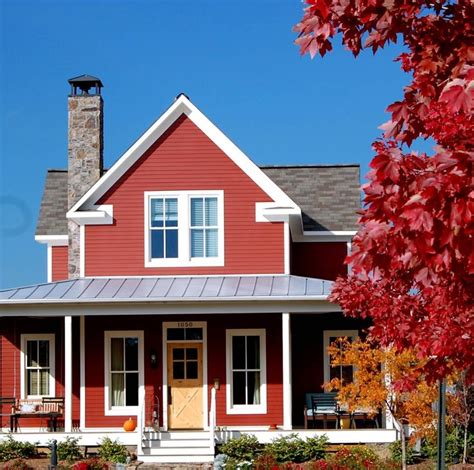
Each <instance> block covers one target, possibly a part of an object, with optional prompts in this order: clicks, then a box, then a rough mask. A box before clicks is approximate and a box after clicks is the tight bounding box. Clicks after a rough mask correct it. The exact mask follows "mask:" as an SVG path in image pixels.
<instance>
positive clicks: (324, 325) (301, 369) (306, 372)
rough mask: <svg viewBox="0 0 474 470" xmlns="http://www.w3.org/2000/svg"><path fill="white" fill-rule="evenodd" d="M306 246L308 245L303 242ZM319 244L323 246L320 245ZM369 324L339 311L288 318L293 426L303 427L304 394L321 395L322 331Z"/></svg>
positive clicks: (365, 326)
mask: <svg viewBox="0 0 474 470" xmlns="http://www.w3.org/2000/svg"><path fill="white" fill-rule="evenodd" d="M304 244H305V245H307V243H304ZM321 245H324V243H322V244H321ZM368 326H369V323H368V322H363V321H361V320H356V319H353V318H346V317H344V316H343V315H342V313H340V312H333V313H326V314H315V315H297V314H292V315H291V337H292V358H291V362H292V371H293V376H292V399H293V406H292V409H293V425H294V426H295V425H296V426H302V425H303V407H304V396H305V393H309V392H323V391H324V390H323V388H322V386H323V383H324V356H323V353H324V351H323V349H324V346H323V334H324V330H359V331H362V330H365V329H366V328H368Z"/></svg>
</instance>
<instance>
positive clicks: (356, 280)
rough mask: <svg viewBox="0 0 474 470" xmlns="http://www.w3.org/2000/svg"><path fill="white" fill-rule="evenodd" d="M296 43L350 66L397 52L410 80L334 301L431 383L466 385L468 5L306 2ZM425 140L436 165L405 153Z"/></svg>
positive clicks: (431, 0)
mask: <svg viewBox="0 0 474 470" xmlns="http://www.w3.org/2000/svg"><path fill="white" fill-rule="evenodd" d="M306 3H307V7H306V9H305V11H304V16H303V19H302V21H301V22H300V23H299V24H297V25H296V26H295V30H296V31H297V32H298V33H299V36H298V39H297V40H296V43H297V44H298V45H299V46H300V50H301V53H302V54H306V53H309V54H310V55H311V57H314V56H315V55H316V54H320V55H321V56H324V54H325V53H326V52H328V51H330V50H331V49H332V41H333V39H334V37H335V36H336V35H342V42H343V44H344V45H345V46H346V48H348V49H349V50H350V51H351V52H352V53H353V54H354V55H355V56H357V55H358V54H359V53H360V52H361V50H363V49H372V51H373V52H374V53H376V52H377V50H378V49H380V48H383V47H384V46H385V45H387V44H389V43H391V42H397V41H402V42H403V45H404V52H403V53H401V54H400V55H399V56H398V57H396V59H395V60H397V61H399V62H400V63H401V67H402V69H403V70H404V71H405V72H407V73H409V74H411V76H412V81H411V83H410V84H409V85H408V86H406V87H405V88H404V91H403V98H402V99H401V100H400V101H397V102H395V103H392V104H391V105H390V106H388V108H387V111H388V112H390V113H391V120H390V121H388V122H387V123H385V124H384V125H383V126H382V129H383V131H384V134H383V136H382V138H381V139H379V140H378V141H376V142H375V143H374V144H373V149H374V151H375V156H374V158H373V160H372V162H371V164H370V167H371V171H370V173H369V174H368V183H367V184H365V185H364V186H363V190H364V192H365V205H364V209H363V210H362V211H361V217H360V219H359V222H360V229H359V231H358V233H357V235H356V236H355V237H354V240H353V245H352V255H351V256H350V257H349V258H348V259H347V260H346V262H349V263H351V264H352V271H351V273H350V274H349V275H348V276H347V277H345V278H339V279H338V280H337V281H336V283H335V286H334V288H333V291H332V295H331V300H332V301H334V302H337V303H339V304H340V305H341V306H342V308H343V309H344V311H345V312H346V313H347V314H348V315H352V316H360V317H363V318H365V317H370V318H371V319H372V320H373V327H372V330H371V334H372V335H373V336H374V337H375V338H376V339H377V340H378V341H379V342H381V343H382V344H385V345H389V344H390V345H394V346H395V347H397V348H403V349H404V348H416V349H417V350H418V351H420V354H421V355H422V356H423V357H425V358H428V359H429V360H428V362H427V372H428V373H429V374H430V377H431V378H432V379H437V378H441V377H444V376H446V374H447V373H448V372H449V371H450V370H452V369H453V368H457V369H461V370H466V371H467V373H468V377H469V378H470V380H471V381H472V380H473V379H474V222H473V215H474V184H473V183H474V172H473V166H474V165H473V163H474V118H473V108H474V2H472V0H457V1H451V0H424V1H423V0H306ZM417 138H425V139H426V138H433V139H434V140H435V141H436V144H437V146H436V147H435V150H434V155H431V156H429V155H427V154H425V153H420V154H419V153H416V152H413V151H410V146H411V145H412V143H413V141H414V140H415V139H417Z"/></svg>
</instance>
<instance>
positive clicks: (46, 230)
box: [36, 170, 67, 235]
mask: <svg viewBox="0 0 474 470" xmlns="http://www.w3.org/2000/svg"><path fill="white" fill-rule="evenodd" d="M66 212H67V171H66V170H48V173H47V175H46V183H45V185H44V192H43V199H42V200H41V207H40V214H39V218H38V223H37V225H36V235H66V234H67V219H66Z"/></svg>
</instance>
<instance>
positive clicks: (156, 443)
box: [143, 438, 210, 448]
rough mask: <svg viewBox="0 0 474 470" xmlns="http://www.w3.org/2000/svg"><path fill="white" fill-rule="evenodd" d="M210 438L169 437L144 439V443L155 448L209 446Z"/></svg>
mask: <svg viewBox="0 0 474 470" xmlns="http://www.w3.org/2000/svg"><path fill="white" fill-rule="evenodd" d="M209 442H210V441H209V438H208V439H181V440H177V439H169V440H166V439H165V440H163V439H161V440H151V439H148V440H143V445H146V446H147V447H153V448H163V447H167V448H181V447H183V448H186V447H188V448H189V447H193V448H194V447H206V446H207V447H209Z"/></svg>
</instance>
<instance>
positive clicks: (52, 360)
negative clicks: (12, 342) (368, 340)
mask: <svg viewBox="0 0 474 470" xmlns="http://www.w3.org/2000/svg"><path fill="white" fill-rule="evenodd" d="M27 341H49V394H48V395H28V394H27V393H26V390H27V381H26V364H27V361H26V356H27V347H26V343H27ZM55 347H56V345H55V335H54V334H53V333H48V334H24V335H21V355H20V368H21V398H22V399H25V398H42V397H55V396H56V378H55V377H56V374H55V365H56V355H55V351H56V350H55Z"/></svg>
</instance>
